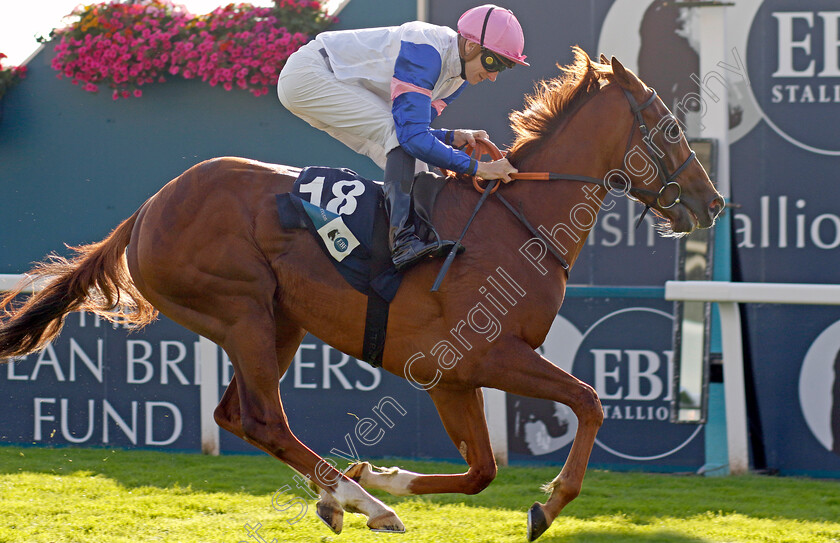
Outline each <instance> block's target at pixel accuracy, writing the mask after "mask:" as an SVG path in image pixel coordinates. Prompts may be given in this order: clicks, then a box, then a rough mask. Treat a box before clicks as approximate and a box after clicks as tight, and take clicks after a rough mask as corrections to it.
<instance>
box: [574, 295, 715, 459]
mask: <svg viewBox="0 0 840 543" xmlns="http://www.w3.org/2000/svg"><path fill="white" fill-rule="evenodd" d="M673 325H674V320H673V316H672V315H670V314H668V313H665V312H663V311H659V310H657V309H652V308H647V307H630V308H625V309H620V310H618V311H614V312H612V313H609V314H608V315H605V316H604V317H602V318H601V319H600V320H598V321H597V322H595V323H594V324H593V325H592V326H591V327H590V328H589V329H588V330H587V331H586V333H585V334H584V335H583V338H582V341H581V344H580V346H579V347H578V349H577V353H576V354H575V359H574V367H573V373H574V375H575V376H576V377H578V378H580V379H582V380H584V381H586V382H587V383H590V384H591V385H592V386H594V387H595V390H596V391H597V392H598V395H599V396H600V398H601V405H602V406H603V408H604V426H603V427H602V429H601V431H600V432H599V434H598V439H597V442H596V444H597V446H599V447H600V448H602V449H604V450H605V451H607V452H608V453H610V454H612V455H614V456H618V457H620V458H624V459H627V460H654V459H658V458H664V457H666V456H669V455H671V454H673V453H675V452H677V451H678V450H680V449H681V448H682V447H683V446H684V445H685V444H687V443H688V442H689V441H691V440H692V439H693V438H694V437H695V436H696V435H697V433H698V432H699V429H700V427H699V426H694V425H675V424H671V422H670V404H671V387H670V383H671V381H672V364H671V360H672V357H673V351H672V350H671V341H672V340H671V335H672V331H673Z"/></svg>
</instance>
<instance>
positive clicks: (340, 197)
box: [276, 166, 402, 302]
mask: <svg viewBox="0 0 840 543" xmlns="http://www.w3.org/2000/svg"><path fill="white" fill-rule="evenodd" d="M276 198H277V211H278V213H279V215H280V224H281V225H282V226H283V228H307V229H308V230H309V231H310V232H311V233H312V234H313V236H314V237H315V239H316V240H317V242H318V245H319V246H320V247H321V249H322V250H323V251H324V253H325V254H326V255H327V257H328V258H329V259H330V262H332V264H333V266H335V268H336V269H337V270H338V271H339V273H341V275H342V277H344V279H345V280H347V282H348V283H349V284H350V285H351V286H353V288H355V289H356V290H358V291H359V292H362V293H364V294H367V295H370V294H371V292H374V293H376V294H378V295H379V296H380V297H381V298H382V299H384V300H385V301H386V302H390V301H391V300H393V299H394V296H395V295H396V294H397V289H398V288H399V286H400V280H401V279H402V274H400V273H398V272H397V271H396V270H395V269H394V265H393V263H392V262H391V252H390V250H389V248H388V220H387V217H386V214H385V206H384V201H383V200H384V199H383V194H382V186H381V184H379V183H376V182H374V181H371V180H370V179H365V178H364V177H361V176H360V175H359V174H357V173H356V172H354V171H352V170H348V169H344V168H342V169H335V168H324V167H318V166H310V167H308V168H304V169H303V170H301V172H300V175H299V176H298V178H297V180H296V181H295V184H294V187H293V188H292V192H291V193H287V194H278V195H276Z"/></svg>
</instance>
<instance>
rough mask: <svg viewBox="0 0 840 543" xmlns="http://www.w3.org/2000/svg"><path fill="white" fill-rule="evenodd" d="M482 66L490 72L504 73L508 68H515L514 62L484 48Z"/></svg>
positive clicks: (482, 50)
mask: <svg viewBox="0 0 840 543" xmlns="http://www.w3.org/2000/svg"><path fill="white" fill-rule="evenodd" d="M481 65H482V66H483V67H484V69H485V70H487V71H488V72H502V71H504V70H507V69H508V68H513V65H514V62H513V61H512V60H508V59H506V58H504V57H502V56H500V55H497V54H496V53H494V52H493V51H490V50H489V49H485V48H483V47H482V48H481Z"/></svg>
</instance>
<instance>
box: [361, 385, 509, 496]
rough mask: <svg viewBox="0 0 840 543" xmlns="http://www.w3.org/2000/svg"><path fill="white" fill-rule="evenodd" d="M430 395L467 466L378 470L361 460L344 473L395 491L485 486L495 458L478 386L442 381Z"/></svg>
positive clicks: (450, 490) (426, 491) (493, 473)
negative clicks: (432, 471)
mask: <svg viewBox="0 0 840 543" xmlns="http://www.w3.org/2000/svg"><path fill="white" fill-rule="evenodd" d="M429 395H430V396H431V397H432V400H433V401H434V402H435V407H437V410H438V414H439V415H440V418H441V421H442V422H443V426H444V428H446V432H447V433H448V434H449V437H450V439H452V442H453V443H454V444H455V446H456V447H458V450H459V451H460V453H461V456H463V457H464V460H466V461H467V464H469V470H467V471H466V472H465V473H460V474H452V475H448V474H446V475H423V474H419V473H413V472H410V471H405V470H401V469H399V468H389V469H386V470H381V469H377V468H372V467H371V465H370V464H369V463H367V462H363V463H360V464H354V465H353V466H351V467H350V469H348V471H347V473H346V474H347V475H348V476H350V477H352V478H354V479H356V480H358V481H359V483H360V484H361V485H362V486H363V487H365V488H375V489H379V490H384V491H386V492H389V493H391V494H394V495H409V494H440V493H453V492H454V493H461V494H477V493H479V492H481V491H482V490H484V489H485V488H486V487H487V485H489V484H490V482H491V481H492V480H493V479H494V478H495V476H496V461H495V460H494V459H493V450H492V448H491V446H490V437H489V435H488V432H487V422H486V420H485V417H484V400H483V397H482V394H481V390H480V389H475V388H445V387H444V385H442V384H441V385H438V386H436V387H434V388H432V389H430V390H429Z"/></svg>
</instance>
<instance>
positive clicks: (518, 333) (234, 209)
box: [0, 48, 723, 540]
mask: <svg viewBox="0 0 840 543" xmlns="http://www.w3.org/2000/svg"><path fill="white" fill-rule="evenodd" d="M561 70H562V73H561V75H560V76H559V77H557V78H555V79H553V80H548V81H544V82H542V84H541V85H540V86H539V87H538V88H537V90H536V92H535V94H534V95H532V96H529V97H527V98H526V108H525V109H524V110H523V111H519V112H515V113H513V114H512V115H511V121H512V126H513V128H514V130H515V132H516V134H517V138H516V141H515V142H514V144H513V146H512V148H511V149H510V152H509V154H508V157H509V159H510V161H511V163H513V164H514V165H515V166H517V167H518V168H519V170H520V171H521V172H560V175H559V176H556V175H555V176H553V177H552V178H556V177H560V178H561V179H563V178H565V179H566V180H565V181H563V180H558V181H533V180H532V181H527V180H520V181H515V182H513V183H510V184H507V185H504V186H502V187H501V188H500V189H499V194H500V195H503V196H504V199H505V200H507V201H508V202H514V204H515V205H513V206H512V207H513V208H514V210H516V207H517V206H518V209H519V210H521V212H522V215H523V216H524V217H526V218H527V220H528V222H529V223H530V225H532V229H531V230H529V229H527V228H526V227H525V226H524V225H523V223H522V222H520V221H519V220H518V219H517V218H516V217H515V215H514V213H511V211H509V210H508V209H505V208H504V207H503V205H502V203H501V199H498V198H495V197H490V198H488V199H487V200H486V204H485V205H484V207H483V208H482V209H481V211H480V212H479V213H478V215H477V216H476V218H475V220H474V222H473V224H472V226H471V228H470V230H469V231H468V233H467V234H466V237H465V238H464V242H463V243H464V245H465V246H466V247H467V251H466V252H465V253H464V254H463V255H461V256H459V257H458V258H457V259H455V261H454V264H453V265H452V267H451V269H450V270H449V273H448V275H447V276H446V280H445V281H444V282H443V285H442V287H441V288H440V290H439V291H438V292H434V293H432V292H430V287H431V286H432V283H433V282H434V280H435V277H436V275H437V273H438V271H439V269H440V261H435V260H428V261H424V262H423V263H421V264H419V265H417V266H415V267H414V268H412V269H410V270H408V271H406V272H405V274H404V277H403V281H402V285H401V286H400V289H399V291H398V293H397V295H396V297H395V298H394V300H393V301H392V303H391V306H390V316H389V319H388V323H387V329H388V337H387V341H386V344H385V349H384V354H383V367H384V368H385V369H386V370H387V371H389V372H391V373H394V374H396V375H399V376H403V377H406V378H408V379H410V380H411V381H412V382H413V384H415V385H416V386H419V387H422V388H425V389H426V390H427V391H428V393H429V395H430V396H431V399H432V401H433V402H434V404H435V407H436V408H437V411H438V413H439V414H440V418H441V420H442V422H443V425H444V427H445V429H446V431H447V433H448V434H449V436H450V438H451V439H452V441H453V442H454V444H455V446H456V447H457V448H458V450H459V451H460V452H461V454H462V455H463V457H464V459H465V460H466V462H467V464H468V465H469V469H468V470H467V471H466V472H464V473H461V474H447V475H434V474H430V475H427V474H418V473H412V472H408V471H404V470H400V469H398V468H391V469H388V470H380V469H378V468H373V467H371V466H370V465H369V464H367V463H360V464H355V465H353V466H351V467H350V468H349V469H348V471H347V473H346V474H344V473H341V472H340V471H338V470H337V469H335V467H333V465H331V464H330V463H328V462H326V461H324V460H323V459H322V458H321V457H319V456H318V455H317V454H315V453H314V452H313V451H312V450H310V449H309V448H307V447H306V446H305V445H304V444H303V443H301V442H300V441H299V440H298V439H297V438H296V437H295V435H294V434H293V433H292V431H291V430H290V428H289V425H288V422H287V419H286V415H285V413H284V410H283V405H282V402H281V399H280V395H279V392H278V386H277V383H278V380H279V379H280V377H281V376H282V375H283V374H284V373H285V372H286V371H287V370H288V368H289V364H290V363H291V361H292V359H293V357H294V354H295V351H296V350H297V348H298V345H299V344H300V342H301V340H302V339H303V337H304V334H305V333H306V332H310V333H312V334H313V335H315V336H317V337H319V338H320V339H322V340H323V341H324V342H326V343H328V344H330V345H332V346H333V347H335V348H336V349H338V350H340V351H342V352H344V353H347V354H349V355H350V356H354V357H356V358H361V357H362V338H363V332H364V326H365V310H366V297H365V296H364V295H363V294H361V293H359V292H358V291H356V290H354V289H353V288H351V287H350V286H349V285H348V284H347V283H346V282H344V281H343V280H342V278H341V276H340V275H339V274H338V272H337V271H336V270H335V269H334V268H333V266H332V265H331V264H330V262H329V260H328V257H327V256H326V255H325V254H323V253H322V252H321V250H320V249H319V248H318V245H317V243H316V241H315V240H314V239H313V237H312V235H311V234H310V233H308V232H306V231H304V230H284V229H283V228H281V226H280V224H279V222H278V217H277V213H278V212H277V208H276V206H275V195H276V194H279V193H284V192H288V191H289V190H291V188H292V184H293V182H294V180H295V174H296V173H297V172H296V170H295V169H293V168H289V167H286V166H278V165H270V164H262V163H257V162H254V161H250V160H244V159H238V158H219V159H214V160H209V161H207V162H203V163H201V164H198V165H196V166H194V167H192V168H190V169H189V170H188V171H186V172H185V173H183V174H182V175H180V176H179V177H177V178H176V179H174V180H173V181H171V182H170V183H168V184H167V185H166V186H164V187H163V188H162V189H161V190H160V191H159V192H158V193H157V194H155V195H154V196H152V197H151V198H150V199H149V200H148V201H147V202H146V203H145V204H143V206H142V207H141V208H140V209H139V210H138V211H137V212H135V213H134V215H132V216H131V217H130V218H129V219H127V220H125V221H124V222H123V223H122V224H120V225H119V226H118V227H117V228H116V229H115V230H114V231H113V232H112V233H111V234H110V236H109V237H107V238H106V239H104V240H103V241H101V242H99V243H94V244H91V245H86V246H82V247H76V248H74V250H75V252H76V256H75V257H74V258H73V259H72V260H69V261H68V260H65V259H60V258H57V257H54V258H52V259H50V260H48V261H47V262H45V263H44V264H42V265H40V266H39V267H38V268H36V269H35V270H34V271H33V272H31V277H33V278H38V277H42V278H43V277H49V280H47V281H46V286H45V287H44V288H43V289H42V290H40V291H39V292H38V293H37V294H34V295H33V296H31V297H30V298H29V299H28V300H27V301H26V303H25V304H24V305H23V306H22V307H21V308H19V309H17V310H8V309H7V314H8V315H7V318H6V319H5V320H4V321H3V322H2V325H0V359H2V358H8V357H13V356H18V355H22V354H26V353H28V352H32V351H34V350H37V349H40V348H43V347H44V346H45V344H46V342H48V341H50V340H52V339H53V338H54V337H55V336H56V335H57V334H58V333H59V331H60V329H61V325H62V323H63V319H64V317H65V316H66V315H67V314H68V312H70V311H77V310H88V311H93V312H96V313H98V314H100V315H103V316H107V317H110V318H112V319H121V320H122V321H124V322H127V323H130V324H134V325H137V326H142V325H145V324H147V323H149V322H150V321H152V320H153V319H154V318H155V316H156V314H157V311H160V312H161V313H163V314H164V315H166V316H168V317H169V318H171V319H172V320H174V321H175V322H178V323H180V324H181V325H183V326H185V327H186V328H188V329H190V330H192V331H194V332H196V333H198V334H201V335H202V336H205V337H207V338H209V339H211V340H212V341H214V342H215V343H217V344H218V345H220V346H221V347H222V348H223V349H224V350H225V351H226V352H227V354H228V355H229V357H230V360H231V362H232V363H233V367H234V377H233V379H232V381H231V383H230V385H229V386H228V388H227V390H226V392H225V394H224V396H223V397H222V399H221V402H220V403H219V406H218V407H217V408H216V411H215V419H216V422H217V423H218V424H219V426H221V427H222V428H224V429H226V430H228V431H230V432H232V433H234V434H236V435H237V436H239V437H240V438H242V439H244V440H246V441H247V442H249V443H252V444H254V445H256V446H257V447H259V448H260V449H262V450H264V451H265V452H267V453H268V454H270V455H272V456H274V457H276V458H277V459H279V460H282V461H283V462H285V463H286V464H288V465H289V466H291V467H292V468H293V469H295V470H297V471H298V472H300V473H301V474H303V475H304V476H306V477H307V478H309V479H310V480H311V481H312V482H313V483H314V484H316V485H317V486H318V487H320V489H321V499H320V501H319V502H318V507H317V512H318V516H319V517H320V518H321V519H322V520H324V521H325V522H326V523H327V524H328V526H330V527H331V528H332V529H333V530H334V531H335V532H339V531H340V530H341V528H342V519H343V511H345V510H347V511H352V512H359V513H362V514H364V515H366V516H367V518H368V521H367V525H368V526H369V527H370V528H371V529H374V530H381V531H392V532H401V531H404V529H405V528H404V526H403V523H402V522H401V521H400V519H399V518H398V517H397V515H396V514H395V512H394V511H393V509H391V508H390V507H388V506H387V505H385V504H384V503H383V502H382V501H380V500H379V499H376V498H374V497H373V496H371V495H370V494H369V493H368V492H367V491H366V490H365V488H367V489H382V490H385V491H387V492H390V493H392V494H396V495H408V494H429V493H442V492H459V493H465V494H474V493H477V492H480V491H481V490H483V489H484V488H486V487H487V485H488V484H490V482H491V481H492V480H493V478H494V477H495V475H496V463H495V460H494V457H493V452H492V450H491V447H490V439H489V436H488V430H487V424H486V420H485V417H484V406H483V400H482V393H481V387H491V388H496V389H499V390H504V391H506V392H510V393H513V394H519V395H522V396H528V397H532V398H542V399H545V400H549V401H553V402H561V403H564V404H566V405H568V406H570V407H571V409H572V410H573V411H574V413H575V415H576V416H577V419H578V429H577V434H576V435H575V439H574V442H573V444H572V446H571V450H570V451H569V456H568V459H567V461H566V463H565V465H564V466H563V468H562V470H561V471H560V473H559V475H557V477H556V478H555V479H554V480H553V481H552V482H550V483H549V484H548V485H546V487H545V488H546V491H547V492H549V493H550V496H549V497H548V499H547V501H546V503H545V504H544V505H543V504H540V503H535V504H534V505H533V506H532V507H531V509H530V510H529V513H528V538H529V540H533V539H536V538H537V537H538V536H539V535H540V534H542V533H543V532H544V531H545V530H546V529H547V528H548V526H549V525H550V524H551V523H552V521H553V520H554V519H555V517H557V515H558V514H559V513H560V511H561V510H562V509H563V507H564V506H565V505H566V504H568V503H569V502H570V501H571V500H573V499H574V498H575V497H576V496H577V495H578V494H579V492H580V490H581V484H582V482H583V477H584V472H585V471H586V466H587V463H588V461H589V455H590V452H591V451H592V446H593V443H594V441H595V435H596V433H597V431H598V428H599V427H600V426H601V423H602V421H603V411H602V409H601V404H600V401H599V399H598V396H597V394H596V392H595V390H594V389H593V388H592V387H591V386H589V385H588V384H586V383H584V382H582V381H580V380H578V379H577V378H575V377H573V376H572V375H570V374H568V373H566V372H565V371H563V370H561V369H560V368H558V367H557V366H555V365H554V364H552V363H551V362H549V361H548V360H546V359H545V358H543V357H541V356H540V355H539V354H537V353H536V352H535V349H536V348H537V347H539V346H540V345H541V344H542V342H543V339H544V338H545V337H546V334H547V333H548V330H549V327H550V326H551V324H552V322H553V321H554V318H555V316H556V315H557V311H558V309H559V308H560V305H561V303H562V302H563V295H564V291H565V286H566V280H567V274H568V272H567V270H566V269H565V267H564V265H563V264H564V263H563V260H565V262H566V263H568V265H574V262H575V260H576V258H577V256H578V254H579V252H580V250H581V248H582V247H583V245H584V242H585V240H586V235H587V233H588V229H589V228H590V227H591V226H592V224H593V222H594V220H595V214H596V213H597V211H598V210H599V209H600V206H601V203H602V200H603V198H604V197H605V196H606V195H607V192H608V190H613V191H618V192H624V193H627V194H629V195H632V196H634V197H636V198H637V199H639V200H640V201H641V202H642V203H643V204H645V205H647V206H648V207H650V208H652V209H653V210H654V211H655V212H656V213H657V214H658V215H659V217H660V221H659V222H660V224H659V227H660V230H661V231H662V232H663V233H665V234H666V235H680V234H681V233H686V232H690V231H692V230H693V229H695V228H696V227H698V226H699V227H703V228H707V227H709V226H711V225H712V224H713V223H714V220H715V218H716V216H717V215H718V214H719V213H720V211H721V210H722V209H723V200H722V198H721V197H720V195H719V194H718V193H717V192H716V191H715V189H714V187H713V186H712V183H711V182H710V181H709V178H708V176H707V175H706V172H705V171H704V170H703V168H702V166H701V165H700V163H699V162H697V161H696V160H694V154H693V152H692V151H691V149H690V148H689V146H688V143H687V142H686V140H685V137H684V136H683V134H682V132H681V131H680V129H679V126H678V125H677V124H676V121H675V120H674V118H673V116H672V115H671V113H670V112H669V111H668V109H667V108H666V107H665V105H664V104H663V103H662V101H661V100H659V99H658V98H657V97H656V94H655V92H654V91H653V90H652V89H650V88H648V87H647V86H645V85H644V84H643V83H642V82H641V81H640V80H639V79H638V78H637V77H636V76H635V75H634V74H633V73H632V72H631V71H629V70H627V69H625V68H624V67H623V66H622V65H621V64H620V63H619V62H618V61H617V60H616V59H615V58H613V59H612V60H611V61H610V62H608V61H607V60H606V58H605V57H603V56H602V57H601V62H595V61H593V60H591V59H590V58H589V57H588V56H587V55H586V53H584V52H583V51H582V50H580V49H577V48H576V49H575V62H574V63H573V64H571V65H569V66H566V67H564V68H562V69H561ZM648 125H650V126H651V127H656V128H652V129H651V131H650V132H649V133H648V129H647V126H648ZM643 133H645V134H646V135H647V137H644V136H643ZM631 149H632V150H631ZM632 157H635V158H632ZM566 174H568V175H566ZM563 176H566V177H563ZM577 176H581V177H580V178H579V179H577V180H575V181H569V180H568V179H569V178H570V177H572V178H574V177H577ZM583 176H585V177H583ZM617 178H618V179H623V182H615V180H616V179H617ZM587 180H589V181H591V183H585V182H580V181H587ZM604 180H606V181H604ZM613 187H617V188H613ZM478 199H479V194H478V193H477V192H476V191H475V190H473V187H472V186H470V185H469V184H468V183H463V182H458V181H453V182H449V183H447V184H446V186H445V187H444V189H443V191H442V193H441V195H440V197H439V198H438V200H437V204H436V207H435V209H434V211H433V220H434V222H435V225H436V226H437V229H438V231H439V232H440V234H441V235H442V236H443V237H444V238H446V239H454V238H456V237H457V236H458V234H459V233H460V231H461V229H462V228H463V226H464V224H465V223H466V221H467V218H468V217H469V216H470V214H471V212H472V210H473V208H474V206H475V204H476V202H477V201H478ZM532 231H533V232H543V233H544V235H542V236H535V235H534V234H533V233H532ZM549 238H550V239H549ZM552 251H554V252H555V253H557V255H556V257H555V256H552V255H551V254H549V253H551V252H552ZM502 273H504V278H505V284H506V285H507V286H506V287H504V288H503V289H502V290H505V292H506V293H507V297H506V298H505V296H504V295H503V294H502V291H501V290H499V291H498V293H499V294H498V297H494V296H493V295H492V294H490V293H491V292H492V291H489V290H488V289H487V288H486V287H485V286H484V284H485V283H486V281H488V280H490V278H489V275H491V274H496V277H498V275H499V274H502ZM497 282H498V281H497ZM15 294H16V293H15V292H12V293H10V294H9V295H7V296H6V297H5V298H4V300H3V301H2V302H0V308H3V307H6V308H8V307H10V303H11V301H12V298H13V297H14V296H15ZM501 298H505V299H504V300H502V299H501ZM493 300H495V302H494V303H495V304H496V306H497V307H496V312H497V313H499V314H498V315H497V319H496V320H494V322H495V323H496V326H495V327H494V328H493V329H492V330H490V329H489V324H488V326H487V327H483V326H484V325H482V324H480V323H478V322H479V320H480V319H479V318H478V317H477V315H478V313H477V312H476V311H477V310H476V308H478V307H479V305H478V303H482V304H485V305H481V307H482V308H484V310H489V309H487V305H486V304H491V302H493ZM477 302H478V303H477ZM465 319H466V321H465ZM485 320H488V319H486V315H485ZM467 321H468V322H469V323H470V324H469V326H467V325H466V323H467ZM482 322H484V321H482ZM482 327H483V328H482Z"/></svg>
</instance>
